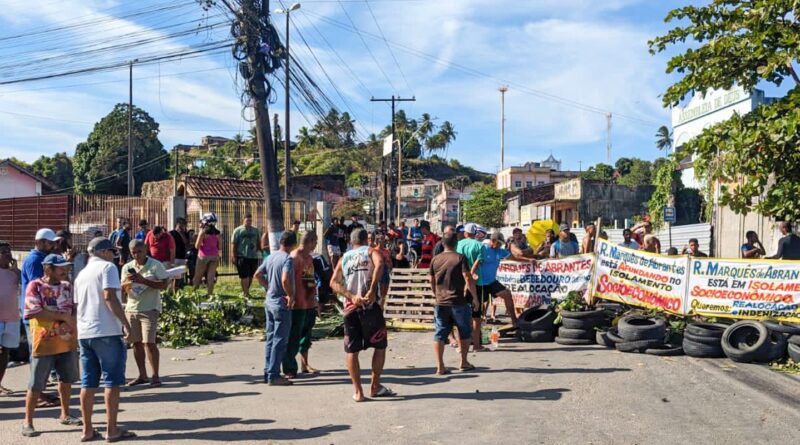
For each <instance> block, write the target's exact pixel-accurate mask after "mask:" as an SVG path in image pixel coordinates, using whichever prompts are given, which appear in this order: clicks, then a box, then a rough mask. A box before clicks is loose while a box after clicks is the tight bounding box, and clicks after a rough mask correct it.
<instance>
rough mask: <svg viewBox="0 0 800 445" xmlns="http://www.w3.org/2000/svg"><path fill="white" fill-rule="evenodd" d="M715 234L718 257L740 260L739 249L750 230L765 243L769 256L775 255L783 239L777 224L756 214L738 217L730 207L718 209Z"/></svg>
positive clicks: (715, 247)
mask: <svg viewBox="0 0 800 445" xmlns="http://www.w3.org/2000/svg"><path fill="white" fill-rule="evenodd" d="M715 218H716V222H715V228H716V229H715V233H714V249H715V252H717V256H720V257H725V258H739V257H741V255H740V253H739V248H740V247H741V245H742V244H744V242H745V239H744V235H745V233H747V232H748V231H749V230H753V231H755V232H756V233H757V234H758V238H759V239H760V240H761V242H762V243H764V249H765V250H766V251H767V255H774V254H775V252H776V251H777V250H778V240H779V239H780V238H781V234H780V230H779V229H778V224H777V222H776V221H775V220H774V219H772V218H768V217H765V216H762V215H759V214H756V213H750V214H748V215H746V216H745V215H737V214H736V213H734V212H733V210H731V209H730V208H729V207H717V209H716V215H715Z"/></svg>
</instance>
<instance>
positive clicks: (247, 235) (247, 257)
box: [231, 214, 261, 298]
mask: <svg viewBox="0 0 800 445" xmlns="http://www.w3.org/2000/svg"><path fill="white" fill-rule="evenodd" d="M260 239H261V234H260V233H259V231H258V229H257V228H255V227H253V215H250V214H247V215H245V216H244V219H243V220H242V225H241V226H239V227H237V228H236V229H234V230H233V235H232V236H231V255H232V256H233V261H232V262H233V264H235V265H236V271H237V272H238V274H239V282H240V283H241V285H242V292H243V293H244V297H245V298H250V285H251V283H252V281H253V275H254V274H255V273H256V269H258V265H259V259H260V258H261V249H260V246H259V240H260Z"/></svg>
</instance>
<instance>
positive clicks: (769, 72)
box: [649, 0, 800, 221]
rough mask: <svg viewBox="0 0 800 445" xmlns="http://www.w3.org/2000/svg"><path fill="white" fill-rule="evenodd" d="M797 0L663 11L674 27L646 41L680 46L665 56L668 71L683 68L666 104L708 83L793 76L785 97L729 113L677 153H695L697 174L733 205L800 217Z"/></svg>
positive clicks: (743, 0)
mask: <svg viewBox="0 0 800 445" xmlns="http://www.w3.org/2000/svg"><path fill="white" fill-rule="evenodd" d="M798 6H800V5H798V2H797V1H796V0H769V1H767V0H712V1H710V2H709V3H708V4H706V5H705V6H686V7H682V8H678V9H675V10H673V11H671V12H669V13H668V14H667V17H666V22H668V23H669V22H673V21H676V22H678V25H677V26H676V27H675V28H673V29H671V30H670V31H669V32H667V33H666V34H665V35H663V36H660V37H656V38H655V39H653V40H651V41H650V42H649V45H650V52H651V53H652V54H656V53H660V52H664V51H671V52H672V51H674V50H675V49H674V48H673V47H675V46H678V45H680V46H681V47H682V51H683V52H681V53H679V54H677V55H675V56H673V57H672V58H671V59H670V61H669V62H668V64H667V73H674V72H677V73H680V74H682V75H683V76H682V78H681V79H680V80H679V81H677V82H676V83H674V84H673V85H671V86H670V87H669V88H668V89H667V91H666V92H665V93H664V95H663V102H664V106H670V105H677V104H678V103H679V102H680V101H681V100H682V99H683V98H684V97H685V96H687V95H688V94H692V93H705V92H707V91H709V90H711V89H727V88H732V87H733V86H734V85H738V86H739V87H741V88H743V89H744V90H745V91H749V90H751V89H752V88H755V87H756V86H757V85H758V84H759V83H760V82H764V83H771V84H773V85H776V86H780V85H782V84H783V83H784V82H785V81H789V82H792V83H793V86H792V88H791V89H790V90H789V91H788V92H787V94H786V95H785V96H784V97H782V98H780V99H778V100H776V101H775V102H772V103H770V104H762V105H761V106H759V107H758V108H757V109H756V110H754V111H753V112H751V113H749V114H747V115H745V116H741V115H739V114H735V115H734V116H733V117H731V118H730V119H729V120H727V121H725V122H721V123H718V124H716V125H713V126H711V127H710V128H707V129H705V130H704V131H703V133H702V134H700V135H699V136H697V137H695V138H693V139H692V140H690V141H689V142H687V143H686V144H685V145H683V146H682V147H681V149H682V151H683V153H682V154H684V155H694V167H695V169H696V172H697V174H698V176H700V177H702V178H704V179H705V180H706V181H707V182H708V183H709V185H711V184H715V183H717V182H719V183H720V184H721V186H720V203H721V204H722V205H727V206H730V208H731V209H733V210H734V211H736V212H738V213H743V214H746V213H748V212H750V211H758V212H759V213H761V214H764V215H767V216H772V217H775V218H778V219H784V220H788V221H798V220H800V203H798V201H797V199H796V198H797V196H800V150H798V147H800V132H798V127H799V126H800V77H798V74H797V72H796V70H795V64H796V63H797V61H798V56H800V23H799V22H798V20H797V18H798V13H800V10H798ZM728 184H736V186H735V187H730V186H729V185H728ZM708 188H709V189H710V188H711V187H708Z"/></svg>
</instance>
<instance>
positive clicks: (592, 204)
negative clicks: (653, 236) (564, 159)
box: [578, 181, 655, 223]
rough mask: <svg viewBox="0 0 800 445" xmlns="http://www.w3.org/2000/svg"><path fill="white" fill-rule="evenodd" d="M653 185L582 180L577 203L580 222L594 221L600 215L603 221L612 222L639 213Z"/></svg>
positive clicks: (648, 198)
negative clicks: (581, 191) (637, 185)
mask: <svg viewBox="0 0 800 445" xmlns="http://www.w3.org/2000/svg"><path fill="white" fill-rule="evenodd" d="M654 190H655V187H653V186H649V185H648V186H640V187H636V188H630V187H625V186H620V185H615V184H607V183H600V182H589V181H584V182H583V195H582V199H581V201H580V204H579V205H578V212H579V214H580V219H581V222H582V223H583V222H588V221H594V220H596V219H597V218H598V217H602V218H603V221H606V222H607V223H608V222H613V221H614V220H615V219H616V220H620V221H621V220H624V219H626V218H632V217H633V216H634V215H641V214H642V213H644V211H645V204H646V203H647V201H648V200H650V196H651V195H652V194H653V191H654Z"/></svg>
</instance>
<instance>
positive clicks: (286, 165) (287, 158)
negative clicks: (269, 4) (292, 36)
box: [275, 3, 300, 200]
mask: <svg viewBox="0 0 800 445" xmlns="http://www.w3.org/2000/svg"><path fill="white" fill-rule="evenodd" d="M298 9H300V3H293V4H292V6H289V7H288V8H286V9H276V10H275V13H277V14H286V42H285V45H284V48H285V52H284V55H285V56H286V64H285V65H284V68H285V69H286V72H285V75H286V80H285V81H284V82H285V83H286V85H285V86H286V88H284V90H285V93H286V97H285V100H286V110H285V111H284V114H285V116H284V122H285V124H284V131H283V134H284V136H283V139H284V146H283V149H284V153H283V172H284V176H283V177H284V181H283V182H284V184H283V199H284V200H288V199H289V195H290V193H289V180H290V179H291V177H292V158H291V154H290V153H289V139H291V138H290V137H289V135H290V134H291V132H290V131H289V104H290V99H289V61H290V60H291V57H290V56H289V54H290V53H289V17H290V16H291V13H292V11H296V10H298Z"/></svg>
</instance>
